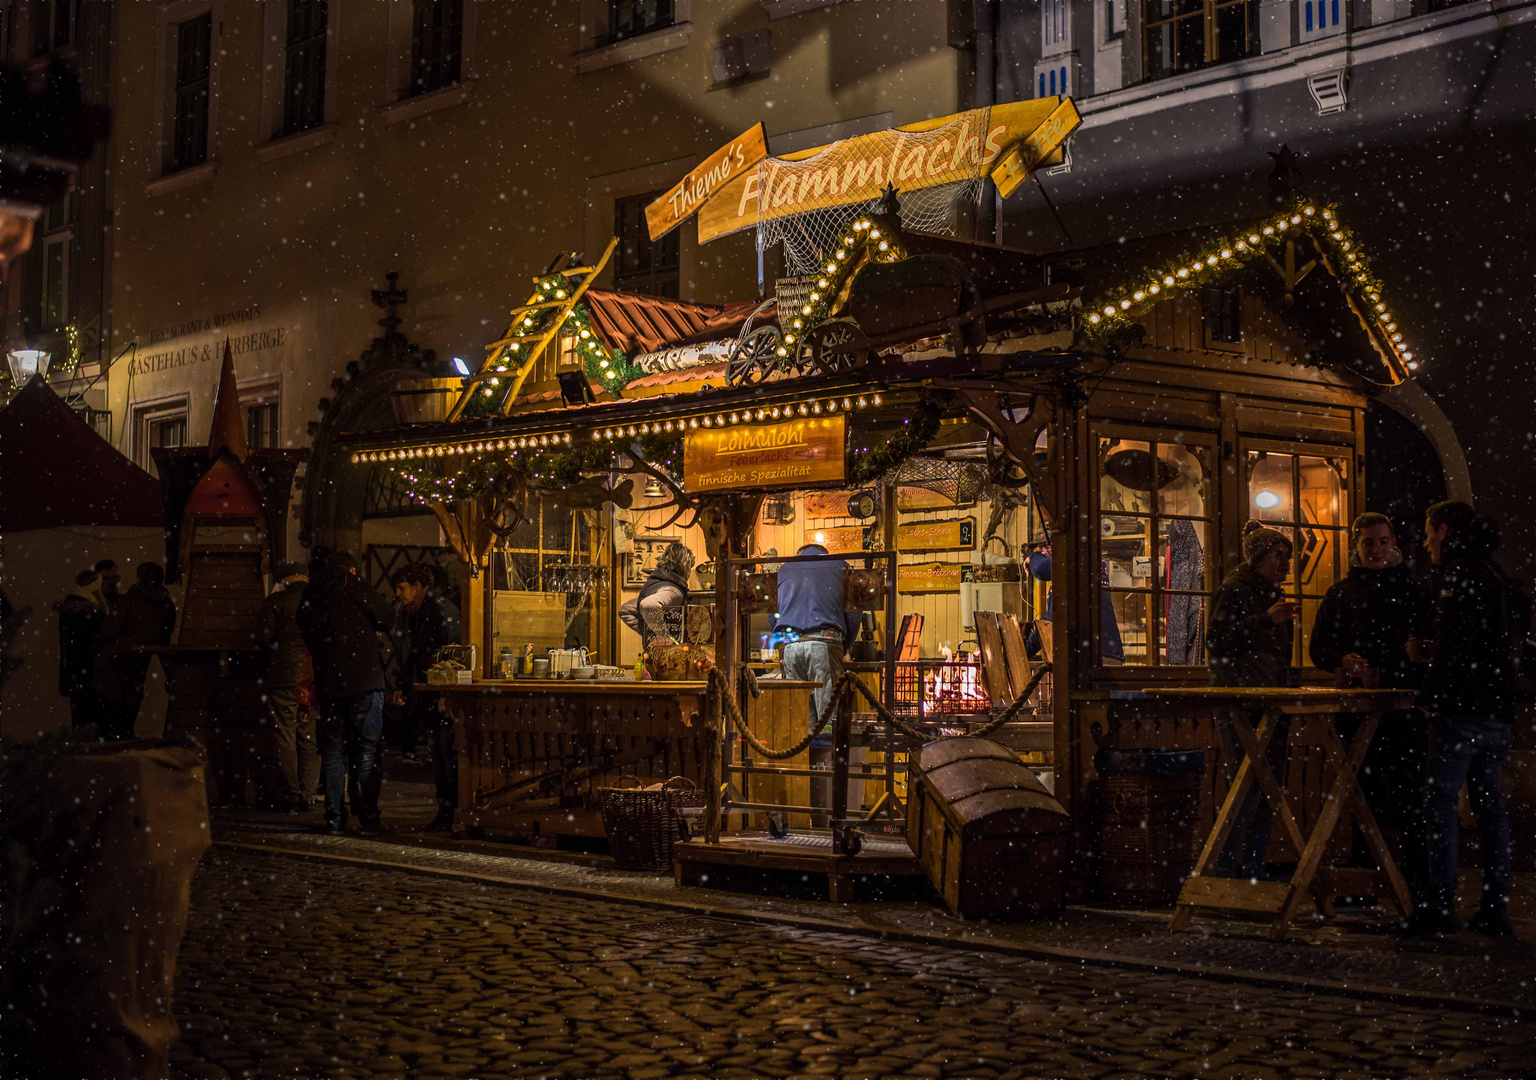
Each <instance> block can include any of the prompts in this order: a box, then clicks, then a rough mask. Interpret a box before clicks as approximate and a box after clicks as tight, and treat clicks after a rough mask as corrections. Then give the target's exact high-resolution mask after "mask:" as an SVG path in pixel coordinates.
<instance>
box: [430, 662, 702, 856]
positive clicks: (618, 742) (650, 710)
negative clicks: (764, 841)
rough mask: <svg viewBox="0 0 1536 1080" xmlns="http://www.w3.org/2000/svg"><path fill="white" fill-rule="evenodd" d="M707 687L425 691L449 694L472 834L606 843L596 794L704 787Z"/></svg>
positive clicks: (551, 685) (548, 683) (571, 685)
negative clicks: (684, 784)
mask: <svg viewBox="0 0 1536 1080" xmlns="http://www.w3.org/2000/svg"><path fill="white" fill-rule="evenodd" d="M706 686H707V684H706V683H702V682H665V683H660V682H643V683H633V682H631V683H623V682H619V683H597V682H574V681H565V680H562V681H555V680H547V679H538V680H535V679H519V680H513V681H491V682H476V683H471V684H465V685H458V686H432V687H420V689H427V690H430V691H432V692H434V693H441V694H442V695H443V696H444V698H445V699H446V700H447V704H448V711H449V712H450V713H451V714H452V715H453V717H454V721H455V728H456V733H455V746H456V748H457V752H458V755H459V807H458V815H457V816H458V820H459V821H460V822H461V823H462V824H463V825H464V826H465V827H466V828H467V829H469V830H472V831H484V830H494V831H498V832H505V833H511V834H514V835H518V836H524V837H559V836H582V837H601V836H602V835H603V821H602V814H601V812H600V810H599V807H598V798H597V792H598V789H599V788H604V787H612V786H614V785H615V784H616V783H618V781H619V779H620V777H635V778H637V779H638V780H639V781H640V783H641V784H655V783H661V782H662V781H664V780H667V779H669V778H671V777H673V776H684V777H687V778H688V779H689V780H691V781H692V782H693V783H694V784H695V785H697V786H698V787H699V788H700V789H702V788H703V787H704V756H705V754H706V753H707V752H708V746H707V739H706V737H705V721H704V716H705V709H704V695H705V688H706ZM716 750H717V752H718V748H716Z"/></svg>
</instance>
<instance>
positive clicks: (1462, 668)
mask: <svg viewBox="0 0 1536 1080" xmlns="http://www.w3.org/2000/svg"><path fill="white" fill-rule="evenodd" d="M1498 546H1499V536H1498V531H1497V529H1495V528H1494V527H1493V523H1492V522H1491V521H1488V520H1487V519H1486V518H1478V519H1475V520H1474V521H1473V523H1472V527H1471V528H1469V529H1468V530H1467V531H1466V533H1465V534H1463V535H1462V536H1459V537H1457V538H1456V539H1454V540H1451V541H1448V542H1447V543H1446V545H1445V547H1444V548H1443V549H1442V550H1441V556H1440V568H1439V570H1440V572H1439V574H1437V575H1436V581H1435V597H1434V603H1435V614H1434V628H1433V630H1432V631H1431V634H1430V637H1431V640H1433V642H1434V658H1433V659H1432V660H1431V661H1430V663H1429V670H1428V671H1427V672H1425V675H1424V689H1423V691H1422V692H1421V693H1420V694H1419V705H1420V707H1422V708H1423V709H1425V710H1427V711H1429V712H1432V713H1440V714H1442V715H1446V716H1472V717H1484V718H1490V719H1499V720H1512V719H1514V715H1515V693H1514V690H1515V687H1514V671H1513V670H1512V665H1511V662H1510V659H1511V658H1510V633H1509V627H1508V625H1507V624H1506V622H1505V595H1504V589H1505V583H1504V576H1503V574H1502V573H1501V572H1500V571H1499V569H1498V567H1496V566H1495V565H1494V564H1493V559H1492V558H1491V556H1492V555H1493V553H1494V551H1496V550H1497V549H1498Z"/></svg>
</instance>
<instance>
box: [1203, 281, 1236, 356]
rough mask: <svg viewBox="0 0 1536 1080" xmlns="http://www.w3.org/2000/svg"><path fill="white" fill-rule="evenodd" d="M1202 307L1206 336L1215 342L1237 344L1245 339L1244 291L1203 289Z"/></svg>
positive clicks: (1215, 288) (1214, 288)
mask: <svg viewBox="0 0 1536 1080" xmlns="http://www.w3.org/2000/svg"><path fill="white" fill-rule="evenodd" d="M1201 309H1202V312H1203V314H1204V317H1205V333H1206V337H1207V338H1208V339H1209V340H1210V341H1211V342H1213V343H1217V344H1223V345H1235V344H1238V343H1240V342H1241V341H1242V340H1243V292H1242V290H1241V289H1239V288H1235V287H1234V288H1230V289H1223V288H1217V287H1210V288H1206V289H1204V290H1202V295H1201Z"/></svg>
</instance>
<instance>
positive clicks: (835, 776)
mask: <svg viewBox="0 0 1536 1080" xmlns="http://www.w3.org/2000/svg"><path fill="white" fill-rule="evenodd" d="M852 735H853V688H852V687H849V686H845V687H843V691H842V693H841V694H839V695H838V698H837V718H836V719H835V720H833V722H832V850H834V851H836V852H837V853H838V854H839V855H843V854H851V853H852V852H851V851H850V847H851V845H850V844H849V837H848V833H849V830H848V825H847V817H848V758H849V756H850V755H849V752H848V751H849V745H850V743H851V742H852Z"/></svg>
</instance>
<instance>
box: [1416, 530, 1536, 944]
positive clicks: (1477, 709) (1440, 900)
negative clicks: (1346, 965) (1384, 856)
mask: <svg viewBox="0 0 1536 1080" xmlns="http://www.w3.org/2000/svg"><path fill="white" fill-rule="evenodd" d="M1424 532H1425V540H1424V546H1425V547H1426V548H1427V549H1428V550H1429V557H1430V561H1431V562H1432V563H1434V565H1435V568H1436V575H1435V590H1434V605H1435V609H1434V621H1433V628H1432V630H1431V632H1430V637H1429V639H1428V640H1427V641H1419V640H1415V641H1414V642H1413V643H1412V644H1411V646H1410V650H1409V651H1410V655H1412V656H1413V657H1414V658H1415V659H1418V660H1421V661H1423V662H1426V663H1428V665H1429V667H1428V669H1427V670H1426V671H1425V673H1424V689H1423V691H1422V692H1421V693H1420V695H1419V705H1420V706H1421V707H1422V708H1423V709H1424V711H1425V712H1427V713H1429V715H1430V717H1431V720H1432V721H1433V725H1434V749H1433V750H1432V752H1431V757H1430V765H1429V775H1430V788H1429V813H1430V839H1429V885H1428V888H1427V889H1426V890H1425V894H1424V896H1423V897H1422V898H1415V907H1414V913H1413V917H1412V918H1411V919H1410V920H1409V922H1408V925H1407V926H1406V927H1405V928H1404V929H1405V932H1406V933H1408V934H1410V935H1412V936H1431V935H1438V934H1444V933H1455V932H1456V931H1457V930H1458V929H1460V923H1459V921H1458V920H1457V918H1456V867H1457V855H1458V847H1459V843H1460V838H1461V822H1460V818H1459V816H1458V814H1457V809H1456V803H1457V795H1458V793H1459V792H1460V791H1461V786H1462V784H1463V783H1465V784H1466V786H1467V797H1468V800H1469V802H1470V803H1471V805H1472V814H1473V816H1474V817H1476V818H1477V827H1478V832H1479V835H1480V836H1481V839H1482V857H1483V894H1482V902H1481V903H1480V904H1479V905H1478V911H1477V914H1476V915H1475V916H1473V918H1472V919H1471V921H1470V922H1469V924H1468V926H1469V928H1470V929H1473V930H1477V931H1479V932H1481V933H1484V934H1488V935H1490V936H1494V937H1502V936H1505V935H1508V934H1511V933H1513V932H1514V931H1513V930H1512V929H1511V927H1510V924H1509V914H1508V905H1509V872H1510V850H1509V846H1510V834H1509V814H1508V812H1507V810H1506V809H1505V806H1504V794H1503V791H1502V790H1501V788H1500V782H1501V776H1500V774H1501V772H1502V771H1503V767H1504V759H1505V758H1506V757H1507V756H1508V755H1509V742H1510V727H1511V724H1512V721H1513V720H1514V716H1515V684H1514V676H1515V671H1514V664H1513V656H1512V653H1511V646H1512V627H1511V623H1510V615H1509V609H1510V595H1509V590H1510V588H1511V586H1510V583H1509V581H1508V580H1507V579H1506V578H1505V577H1504V574H1503V572H1502V571H1501V570H1500V569H1499V568H1498V566H1497V565H1496V564H1495V563H1494V561H1493V553H1494V552H1495V551H1496V550H1498V547H1499V531H1498V526H1497V525H1495V524H1494V522H1493V521H1492V520H1491V519H1489V518H1486V517H1480V516H1478V515H1477V514H1476V512H1475V511H1474V510H1473V509H1472V507H1471V506H1469V505H1468V504H1467V503H1464V502H1442V503H1436V504H1435V505H1434V506H1431V507H1430V508H1429V511H1428V513H1427V515H1426V520H1425V523H1424Z"/></svg>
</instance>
